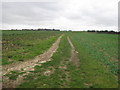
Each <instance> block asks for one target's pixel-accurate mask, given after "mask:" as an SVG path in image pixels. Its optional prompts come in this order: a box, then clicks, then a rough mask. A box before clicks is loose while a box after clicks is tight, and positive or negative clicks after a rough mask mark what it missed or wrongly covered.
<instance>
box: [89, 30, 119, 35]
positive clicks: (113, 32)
mask: <svg viewBox="0 0 120 90" xmlns="http://www.w3.org/2000/svg"><path fill="white" fill-rule="evenodd" d="M87 32H96V33H108V34H120V31H119V32H115V31H113V30H110V31H108V30H100V31H97V30H87Z"/></svg>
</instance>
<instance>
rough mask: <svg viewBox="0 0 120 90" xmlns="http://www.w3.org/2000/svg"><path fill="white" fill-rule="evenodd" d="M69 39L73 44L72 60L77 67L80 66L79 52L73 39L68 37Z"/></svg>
mask: <svg viewBox="0 0 120 90" xmlns="http://www.w3.org/2000/svg"><path fill="white" fill-rule="evenodd" d="M67 39H68V42H69V43H70V46H71V48H72V49H71V58H70V61H71V62H73V64H74V65H75V66H76V67H79V66H80V60H79V58H78V52H77V51H76V50H75V47H74V45H73V44H72V42H71V40H70V38H69V37H67Z"/></svg>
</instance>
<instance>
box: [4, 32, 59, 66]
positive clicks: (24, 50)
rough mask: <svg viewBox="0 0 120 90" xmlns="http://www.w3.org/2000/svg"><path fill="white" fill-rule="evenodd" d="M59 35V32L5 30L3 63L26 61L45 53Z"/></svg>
mask: <svg viewBox="0 0 120 90" xmlns="http://www.w3.org/2000/svg"><path fill="white" fill-rule="evenodd" d="M59 35H60V33H59V32H46V31H42V32H41V31H3V32H2V46H3V47H2V53H3V56H2V59H3V60H2V64H3V65H4V64H10V63H14V62H16V61H24V60H27V59H31V58H33V57H35V56H37V55H39V54H41V53H43V52H44V51H45V50H47V49H48V48H49V47H50V46H51V45H52V43H53V42H54V41H55V40H56V39H57V38H58V36H59Z"/></svg>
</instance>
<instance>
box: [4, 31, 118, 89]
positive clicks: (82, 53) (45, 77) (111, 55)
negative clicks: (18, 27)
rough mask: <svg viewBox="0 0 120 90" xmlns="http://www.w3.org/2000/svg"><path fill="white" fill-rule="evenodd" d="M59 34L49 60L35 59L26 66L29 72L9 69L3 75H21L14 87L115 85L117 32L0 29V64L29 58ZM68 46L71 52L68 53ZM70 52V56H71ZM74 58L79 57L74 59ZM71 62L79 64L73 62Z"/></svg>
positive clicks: (41, 51) (11, 78)
mask: <svg viewBox="0 0 120 90" xmlns="http://www.w3.org/2000/svg"><path fill="white" fill-rule="evenodd" d="M61 35H62V37H61V39H60V42H59V45H58V48H57V50H56V51H54V53H53V55H52V56H51V59H50V61H47V62H45V63H39V62H38V64H37V65H35V66H34V69H32V70H29V73H27V71H25V70H24V69H21V70H14V71H10V72H8V73H7V74H6V75H4V76H5V77H8V78H9V79H10V80H16V79H17V78H19V76H20V75H23V77H24V78H23V82H21V83H20V84H19V85H17V86H16V88H117V87H118V77H117V76H118V35H117V34H98V33H88V32H59V31H54V32H53V31H49V32H48V31H3V34H2V36H3V38H2V45H3V48H2V49H3V51H2V54H3V59H2V63H3V66H4V65H11V63H15V62H24V61H26V60H30V59H33V58H34V57H35V56H38V55H40V54H42V53H44V52H45V51H46V50H48V49H49V48H50V47H51V46H52V44H53V43H55V41H56V40H58V38H59V37H60V36H61ZM68 38H70V40H71V43H72V44H73V47H74V49H75V51H74V50H73V48H72V46H71V45H70V42H69V40H68ZM56 45H57V44H56ZM72 50H73V53H71V51H72ZM72 55H73V56H74V58H72V59H71V56H72ZM46 57H47V55H46ZM76 58H78V59H79V61H76V60H75V59H76ZM71 60H72V61H71ZM75 63H77V64H79V65H78V66H76V65H75ZM25 73H26V74H25ZM3 81H4V80H3ZM8 83H9V82H8Z"/></svg>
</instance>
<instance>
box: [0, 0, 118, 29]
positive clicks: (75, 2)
mask: <svg viewBox="0 0 120 90" xmlns="http://www.w3.org/2000/svg"><path fill="white" fill-rule="evenodd" d="M14 1H15V0H14ZM48 1H49V0H47V1H45V2H43V0H39V2H2V24H3V26H2V28H3V29H11V28H14V29H15V28H17V29H21V28H57V29H61V30H66V29H67V30H76V31H78V30H92V29H96V30H101V29H102V30H103V29H104V30H106V29H107V30H117V27H118V26H117V25H118V1H119V0H50V1H49V2H48Z"/></svg>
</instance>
